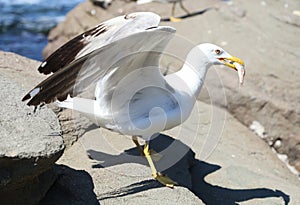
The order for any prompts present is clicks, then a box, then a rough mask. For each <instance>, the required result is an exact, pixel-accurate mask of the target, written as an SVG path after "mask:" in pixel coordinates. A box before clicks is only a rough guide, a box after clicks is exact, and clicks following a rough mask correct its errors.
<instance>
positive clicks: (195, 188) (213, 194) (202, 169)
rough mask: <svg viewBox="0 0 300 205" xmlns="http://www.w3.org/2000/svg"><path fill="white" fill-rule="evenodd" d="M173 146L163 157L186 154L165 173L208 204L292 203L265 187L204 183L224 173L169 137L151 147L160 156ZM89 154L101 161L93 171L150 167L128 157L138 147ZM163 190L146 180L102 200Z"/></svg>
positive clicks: (160, 137) (102, 197)
mask: <svg viewBox="0 0 300 205" xmlns="http://www.w3.org/2000/svg"><path fill="white" fill-rule="evenodd" d="M170 145H172V146H171V147H173V148H172V149H168V150H169V151H168V153H164V154H166V155H168V156H170V155H171V156H175V157H177V158H178V155H176V154H177V153H178V152H180V153H184V152H185V154H184V156H182V158H181V159H180V160H179V161H178V160H177V162H176V163H174V164H173V165H172V166H170V167H169V168H168V169H165V170H164V171H163V173H164V174H166V175H168V176H169V177H170V178H171V179H173V180H175V181H177V182H178V184H179V185H180V186H184V187H187V188H188V189H190V190H191V191H192V192H193V193H194V194H195V195H196V196H198V197H199V198H200V199H201V200H202V201H203V202H204V203H205V204H207V205H216V204H226V205H235V204H238V202H243V201H248V200H251V199H257V198H259V199H261V198H270V197H281V198H282V199H283V201H284V204H285V205H287V204H289V201H290V198H289V195H287V194H285V193H284V192H282V191H280V190H272V189H269V188H265V187H262V188H255V189H231V188H227V187H222V186H218V185H213V184H210V183H208V182H206V181H205V177H206V176H207V175H209V174H212V173H213V172H215V171H217V170H219V171H221V170H220V169H221V166H219V165H215V164H209V163H207V162H204V161H200V160H197V159H195V157H194V156H195V154H194V152H193V151H192V150H191V149H190V148H189V147H188V146H187V145H185V144H184V143H182V142H181V141H179V140H175V139H173V138H171V137H169V136H167V135H162V134H160V135H159V136H158V137H156V138H155V139H153V140H152V141H151V142H150V147H151V148H153V149H154V150H155V151H156V152H158V153H161V152H163V150H166V148H167V147H170ZM88 153H89V155H90V157H91V158H93V159H94V160H99V161H101V162H102V163H99V164H95V165H94V166H93V168H103V167H110V166H114V165H119V164H124V163H139V164H144V165H148V163H147V161H146V160H145V159H144V157H142V156H141V157H134V158H132V157H128V156H129V155H134V156H138V155H139V152H138V150H137V148H131V149H129V150H126V151H124V152H123V153H121V154H119V155H109V154H105V153H103V152H99V151H95V150H88ZM164 157H165V156H164ZM132 159H135V160H132ZM170 160H171V161H172V158H171V159H170V158H169V159H168V158H166V159H165V158H162V159H161V160H160V161H161V162H160V161H159V162H160V163H161V165H163V164H164V163H166V162H167V161H170ZM156 166H157V169H158V170H160V169H162V168H163V167H162V166H159V163H157V162H156ZM149 172H150V171H149ZM187 172H188V174H187ZM161 187H162V185H161V184H159V183H158V182H157V181H155V180H144V181H141V182H138V183H133V184H131V185H129V186H126V187H122V188H121V189H119V190H116V191H113V192H109V193H105V194H103V195H101V196H100V198H99V200H103V199H107V198H114V197H123V196H126V195H130V194H134V193H139V192H143V191H146V190H148V189H154V188H161Z"/></svg>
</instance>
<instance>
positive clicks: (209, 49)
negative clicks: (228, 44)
mask: <svg viewBox="0 0 300 205" xmlns="http://www.w3.org/2000/svg"><path fill="white" fill-rule="evenodd" d="M198 48H199V49H200V50H201V51H202V52H203V53H204V54H205V55H206V57H207V59H208V61H209V63H210V64H212V65H225V66H228V67H230V68H232V69H234V70H236V71H238V75H239V78H240V82H241V83H242V82H243V78H244V75H245V70H244V66H245V64H244V62H243V61H242V60H241V59H239V58H237V57H234V56H232V55H230V54H229V53H227V52H226V51H225V50H224V49H222V48H221V47H219V46H216V45H214V44H211V43H203V44H200V45H198Z"/></svg>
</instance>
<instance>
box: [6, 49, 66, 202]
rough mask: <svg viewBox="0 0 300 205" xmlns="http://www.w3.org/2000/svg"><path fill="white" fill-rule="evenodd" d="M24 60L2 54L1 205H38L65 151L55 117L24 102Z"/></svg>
mask: <svg viewBox="0 0 300 205" xmlns="http://www.w3.org/2000/svg"><path fill="white" fill-rule="evenodd" d="M19 59H20V60H19ZM23 59H24V58H21V57H19V56H17V55H14V54H7V53H3V52H1V53H0V71H1V72H0V88H1V91H0V99H1V100H0V113H1V119H0V127H1V129H0V141H1V144H0V204H1V205H2V204H3V205H4V204H37V203H38V202H39V201H40V200H41V198H42V197H43V196H44V195H45V193H46V192H47V191H48V189H49V187H50V186H51V185H52V184H53V182H54V180H55V179H56V174H55V173H54V172H53V170H52V167H53V165H54V163H55V161H56V160H57V159H58V158H59V157H60V156H61V155H62V153H63V150H64V144H63V140H62V137H61V136H60V126H59V123H58V120H57V118H56V116H55V114H54V113H53V112H52V111H51V110H50V109H49V108H47V107H43V108H41V109H40V110H38V111H37V112H36V113H33V108H29V107H28V106H26V104H25V103H23V102H21V99H22V97H23V95H24V94H25V92H26V91H27V90H25V89H24V88H23V87H21V86H20V84H19V82H18V80H21V79H22V77H21V76H20V73H22V72H18V71H17V69H16V68H17V67H18V66H23V67H27V66H29V64H27V63H23V62H24V61H22V60H23ZM4 61H6V63H7V62H13V63H11V64H9V65H5V64H4V63H3V64H2V62H4ZM25 61H26V60H25ZM24 78H25V76H23V80H24ZM27 80H29V81H30V78H28V79H27ZM31 83H32V81H31Z"/></svg>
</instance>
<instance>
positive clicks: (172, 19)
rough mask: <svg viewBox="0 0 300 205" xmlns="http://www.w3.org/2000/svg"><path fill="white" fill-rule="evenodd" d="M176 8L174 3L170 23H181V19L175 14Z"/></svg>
mask: <svg viewBox="0 0 300 205" xmlns="http://www.w3.org/2000/svg"><path fill="white" fill-rule="evenodd" d="M175 6H176V2H174V3H173V6H172V13H171V17H170V21H172V22H180V21H181V19H180V18H176V17H174V14H175Z"/></svg>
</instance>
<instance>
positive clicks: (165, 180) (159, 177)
mask: <svg viewBox="0 0 300 205" xmlns="http://www.w3.org/2000/svg"><path fill="white" fill-rule="evenodd" d="M152 176H153V177H154V179H156V180H157V181H159V182H160V183H161V184H163V185H165V186H166V187H169V188H172V189H173V188H174V186H175V185H178V184H177V182H175V181H173V180H172V179H170V178H169V177H167V176H166V175H164V174H161V173H159V172H156V173H155V174H152Z"/></svg>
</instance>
